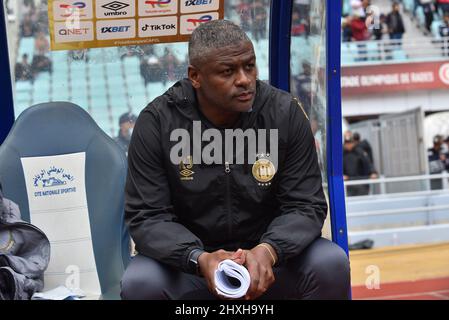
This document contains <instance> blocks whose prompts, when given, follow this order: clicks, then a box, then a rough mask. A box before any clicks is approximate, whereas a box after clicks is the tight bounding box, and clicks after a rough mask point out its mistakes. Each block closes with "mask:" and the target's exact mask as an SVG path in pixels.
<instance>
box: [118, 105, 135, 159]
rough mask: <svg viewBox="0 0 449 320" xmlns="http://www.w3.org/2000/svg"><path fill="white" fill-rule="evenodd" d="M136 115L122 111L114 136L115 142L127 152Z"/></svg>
mask: <svg viewBox="0 0 449 320" xmlns="http://www.w3.org/2000/svg"><path fill="white" fill-rule="evenodd" d="M136 119H137V117H136V116H135V115H134V114H132V113H131V112H127V113H124V114H122V115H121V116H120V118H119V126H120V128H119V131H118V135H117V137H115V138H114V140H115V142H117V143H118V145H119V146H120V147H121V148H122V149H123V150H124V151H125V152H126V154H128V147H129V142H130V141H131V135H132V132H133V129H134V124H135V122H136Z"/></svg>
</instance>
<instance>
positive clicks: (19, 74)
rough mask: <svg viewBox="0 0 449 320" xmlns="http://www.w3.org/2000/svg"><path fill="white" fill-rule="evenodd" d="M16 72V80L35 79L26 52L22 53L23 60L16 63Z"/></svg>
mask: <svg viewBox="0 0 449 320" xmlns="http://www.w3.org/2000/svg"><path fill="white" fill-rule="evenodd" d="M14 74H15V76H16V81H19V80H33V72H32V70H31V65H30V63H29V62H28V55H27V54H26V53H25V54H23V55H22V62H17V63H16V66H15V68H14Z"/></svg>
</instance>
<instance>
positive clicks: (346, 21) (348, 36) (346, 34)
mask: <svg viewBox="0 0 449 320" xmlns="http://www.w3.org/2000/svg"><path fill="white" fill-rule="evenodd" d="M341 28H342V35H343V42H350V41H351V40H352V29H351V17H350V16H347V17H344V18H343V19H342V22H341Z"/></svg>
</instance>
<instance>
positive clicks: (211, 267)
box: [198, 249, 245, 299]
mask: <svg viewBox="0 0 449 320" xmlns="http://www.w3.org/2000/svg"><path fill="white" fill-rule="evenodd" d="M226 259H231V260H233V261H234V262H236V263H238V264H242V265H243V264H244V262H245V251H243V250H242V249H239V250H237V251H235V252H230V251H225V250H218V251H214V252H211V253H209V252H204V253H202V254H201V255H200V256H199V257H198V263H199V265H200V272H201V274H202V276H203V277H204V278H205V279H206V282H207V287H208V288H209V291H210V292H212V293H213V294H214V295H216V296H217V297H219V298H220V299H224V297H223V296H220V295H219V294H217V290H215V270H217V268H218V264H219V263H220V262H221V261H223V260H226Z"/></svg>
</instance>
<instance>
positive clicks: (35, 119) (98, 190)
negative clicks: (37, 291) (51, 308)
mask: <svg viewBox="0 0 449 320" xmlns="http://www.w3.org/2000/svg"><path fill="white" fill-rule="evenodd" d="M43 124H45V125H43ZM80 154H81V155H84V156H83V157H82V158H79V159H84V161H83V162H80V163H82V164H83V165H82V166H80V167H79V168H80V170H81V171H76V172H73V171H71V170H69V169H68V168H70V167H71V166H72V167H73V166H74V164H73V163H69V162H67V161H63V163H64V164H63V165H62V166H61V165H55V164H54V163H57V161H58V158H61V157H62V158H63V159H65V158H66V157H73V156H74V155H76V156H79V155H80ZM30 158H32V159H33V160H32V161H31V163H34V164H36V161H38V162H39V164H36V170H38V171H37V172H36V173H34V169H32V170H30V171H28V172H27V171H26V170H24V166H23V163H25V161H26V160H28V161H30ZM34 158H35V159H40V160H34ZM72 161H74V160H72ZM29 163H30V162H29ZM77 163H78V162H77ZM64 166H65V167H64ZM56 167H58V168H57V169H58V170H59V171H58V172H59V173H55V171H52V172H53V173H52V174H53V175H57V178H58V179H59V180H61V181H64V182H65V184H64V185H61V184H59V185H56V186H53V187H49V188H45V187H42V185H41V183H39V181H40V180H39V179H37V177H38V176H37V174H40V173H42V172H43V173H42V174H44V175H46V174H47V173H48V172H50V171H51V170H53V169H52V168H56ZM64 168H65V170H64ZM41 170H42V171H41ZM47 170H50V171H47ZM62 173H64V175H62ZM58 174H59V175H58ZM0 177H1V182H2V185H3V189H4V195H5V197H7V198H9V199H11V200H13V201H14V202H16V203H17V204H18V205H19V207H20V210H21V214H22V218H23V219H24V220H26V221H31V222H32V223H34V224H37V226H38V227H40V228H41V229H42V230H43V231H44V232H45V233H46V234H47V236H48V237H49V240H50V243H51V250H52V255H51V258H50V266H49V269H47V271H46V273H45V281H46V285H48V284H49V283H50V282H48V281H47V280H49V279H50V280H55V279H60V282H61V283H53V285H55V286H57V285H65V284H66V281H67V278H68V277H69V276H70V273H66V272H67V270H73V267H76V266H80V267H79V268H80V269H79V270H80V271H81V273H80V277H81V279H80V282H79V284H80V287H81V289H82V290H83V291H85V292H86V289H85V288H86V287H90V286H92V284H93V283H94V282H96V283H99V286H100V288H99V291H98V292H86V293H87V294H88V295H90V296H92V297H93V296H95V295H100V294H101V296H102V298H103V299H119V292H120V280H121V277H122V275H123V272H124V270H125V267H126V265H127V263H128V261H129V258H130V254H129V236H128V234H127V231H126V228H125V226H124V222H123V215H124V192H123V190H124V185H125V177H126V156H125V154H124V152H123V151H122V150H121V149H120V147H119V146H118V145H117V144H116V143H115V142H114V141H113V140H112V139H111V138H110V137H108V136H107V135H106V134H105V133H104V132H103V131H102V130H101V129H100V128H99V127H98V126H97V124H96V123H95V121H94V120H93V119H92V118H91V117H90V116H89V114H88V113H86V112H85V111H84V110H82V109H81V108H80V107H79V106H76V105H73V104H71V103H45V104H41V105H36V106H33V107H30V108H28V109H26V110H25V111H24V112H23V113H22V114H21V115H20V116H19V117H18V118H17V120H16V122H15V124H14V126H13V128H12V129H11V131H10V133H9V135H8V137H7V138H6V140H5V141H4V143H3V144H2V145H1V146H0ZM39 177H40V176H39ZM36 179H37V180H36ZM77 179H78V182H77V183H78V184H77V188H75V190H74V189H73V188H72V189H70V190H71V193H63V194H61V193H56V191H55V190H59V189H65V190H69V189H67V188H71V186H73V185H74V183H75V181H77ZM30 181H31V183H30ZM33 181H35V182H34V183H33ZM83 181H84V183H82V182H83ZM47 189H48V190H53V193H51V195H52V196H48V198H47V199H46V200H44V199H45V198H42V199H40V198H39V199H38V200H36V199H35V198H36V197H37V195H38V192H41V194H44V193H42V192H45V191H48V190H47ZM83 194H85V196H84V197H83V196H82V195H83ZM60 196H65V197H66V198H64V199H65V200H64V201H68V202H69V203H70V201H74V199H75V198H76V197H79V198H80V199H81V200H82V202H83V203H85V206H86V207H87V209H86V210H85V211H83V212H85V213H83V214H81V213H79V214H76V215H71V214H70V213H69V212H70V210H69V211H51V210H50V211H48V212H47V211H45V212H47V213H45V214H44V213H43V212H39V211H35V210H36V209H35V208H36V207H35V206H34V208H33V205H32V204H33V202H34V201H39V200H42V201H43V204H48V203H49V202H52V203H53V204H54V203H55V202H56V201H58V199H59V198H58V197H60ZM29 199H31V200H29ZM76 199H78V198H76ZM29 201H33V202H29ZM64 201H63V202H64ZM68 209H69V208H68ZM86 215H87V216H86ZM44 216H46V217H47V218H46V219H43V217H44ZM86 217H87V218H86ZM83 219H84V220H83ZM86 219H87V220H86ZM56 221H58V223H57V224H55V223H56ZM82 221H87V222H88V223H89V224H88V225H83V224H82ZM64 223H66V225H64ZM89 225H90V226H89ZM75 229H76V230H75ZM78 229H80V230H81V229H82V230H84V231H85V232H87V234H88V236H87V238H83V239H79V241H78V240H76V239H66V240H63V239H58V240H57V241H56V240H55V238H56V234H58V233H59V234H60V236H61V234H62V237H64V232H61V231H63V230H65V232H66V233H68V234H70V233H73V232H75V231H77V230H78ZM67 237H69V235H67ZM75 240H76V241H75ZM81 240H82V241H81ZM77 246H79V247H77ZM84 246H85V247H84ZM89 247H90V248H91V249H90V250H92V251H91V252H92V254H93V256H89V255H88V250H87V248H89ZM70 248H72V249H70ZM76 248H78V249H77V250H75V249H76ZM84 248H86V249H85V250H84ZM64 249H65V250H64ZM67 250H69V251H67ZM77 252H81V253H82V255H81V257H82V259H80V260H77V257H79V255H77ZM88 257H89V258H90V259H92V261H90V262H91V263H92V264H93V266H94V267H92V268H93V269H86V270H84V269H82V267H81V266H82V265H85V264H87V262H85V261H81V260H84V259H87V258H88ZM50 267H51V268H56V269H57V270H56V269H52V270H50ZM67 268H72V269H67ZM87 274H89V275H92V278H89V279H92V280H91V281H87V282H86V281H83V279H84V280H85V279H87V278H83V277H84V276H86V277H87ZM58 275H61V276H59V277H60V278H58ZM94 277H95V278H96V280H95V279H94ZM48 289H51V288H45V290H48Z"/></svg>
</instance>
